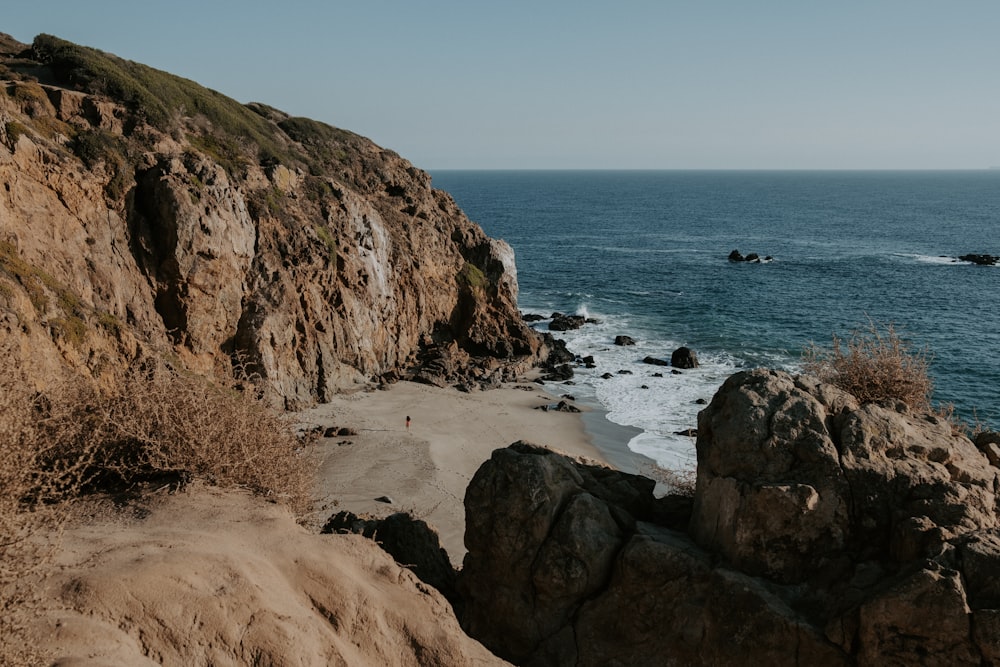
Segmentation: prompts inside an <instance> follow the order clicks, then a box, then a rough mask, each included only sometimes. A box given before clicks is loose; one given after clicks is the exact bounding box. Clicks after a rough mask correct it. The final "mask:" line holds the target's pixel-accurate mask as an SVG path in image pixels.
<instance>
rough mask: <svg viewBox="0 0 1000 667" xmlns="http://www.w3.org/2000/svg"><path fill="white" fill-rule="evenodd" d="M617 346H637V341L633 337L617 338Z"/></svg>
mask: <svg viewBox="0 0 1000 667" xmlns="http://www.w3.org/2000/svg"><path fill="white" fill-rule="evenodd" d="M615 345H623V346H624V345H635V339H634V338H632V337H631V336H615Z"/></svg>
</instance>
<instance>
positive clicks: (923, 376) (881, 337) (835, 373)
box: [804, 322, 933, 410]
mask: <svg viewBox="0 0 1000 667" xmlns="http://www.w3.org/2000/svg"><path fill="white" fill-rule="evenodd" d="M804 357H805V364H804V370H805V372H807V373H810V374H812V375H815V376H817V377H818V378H819V379H821V380H823V381H824V382H828V383H830V384H833V385H835V386H837V387H840V388H841V389H843V390H844V391H846V392H848V393H849V394H851V395H853V396H854V397H855V398H857V399H858V400H859V401H861V402H862V403H872V402H879V401H885V400H898V401H903V402H904V403H906V404H907V405H909V406H910V407H911V408H914V409H917V410H929V409H930V407H931V403H930V400H931V391H932V389H933V384H932V382H931V379H930V376H929V375H928V358H927V352H926V350H917V351H914V350H912V349H911V348H910V345H909V343H908V342H907V341H905V340H903V339H902V338H900V336H899V334H898V333H897V332H896V329H895V327H894V326H893V325H892V324H888V325H885V326H884V327H880V326H879V325H878V324H876V323H874V322H870V323H869V325H868V328H867V329H866V330H855V331H854V332H852V334H851V337H850V338H849V339H847V340H846V341H845V340H843V339H841V338H839V337H838V336H836V335H834V336H833V344H832V345H831V346H830V347H829V348H820V347H817V346H816V345H812V346H810V347H809V348H807V349H806V351H805V354H804Z"/></svg>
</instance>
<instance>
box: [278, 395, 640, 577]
mask: <svg viewBox="0 0 1000 667" xmlns="http://www.w3.org/2000/svg"><path fill="white" fill-rule="evenodd" d="M569 389H571V387H567V386H564V385H553V384H547V385H545V386H544V387H542V386H539V385H538V384H535V383H533V382H521V383H517V384H510V385H506V386H504V387H502V388H499V389H492V390H489V391H477V392H472V393H462V392H460V391H458V390H455V389H452V388H444V389H442V388H438V387H433V386H428V385H422V384H416V383H412V382H400V383H398V384H395V385H392V386H391V387H389V388H388V389H386V390H375V391H369V392H357V393H353V394H349V395H340V396H336V397H334V399H333V400H332V401H331V402H330V403H328V404H324V405H322V406H319V407H317V408H314V409H311V410H308V411H305V412H302V413H300V414H299V415H298V416H297V417H298V419H299V421H300V422H302V423H303V424H312V425H317V426H321V427H323V428H327V427H330V426H337V427H347V428H351V429H354V430H355V431H357V435H352V436H344V437H333V438H322V439H321V440H320V442H319V444H318V469H317V493H316V495H317V501H318V509H317V511H316V512H315V514H314V516H312V517H310V520H309V522H308V523H309V524H311V525H322V523H323V522H325V520H326V519H327V518H328V517H329V516H330V515H332V514H334V513H336V512H337V511H340V510H348V511H351V512H354V513H355V514H372V515H376V516H386V515H388V514H392V513H394V512H399V511H408V512H410V513H411V514H414V515H415V516H417V517H418V518H421V519H424V520H425V521H427V522H428V523H429V524H431V525H432V526H434V527H435V528H436V529H437V530H438V533H439V535H440V536H441V541H442V544H443V546H444V547H445V549H446V550H447V551H448V554H449V556H450V557H451V559H452V562H453V563H455V564H456V565H459V564H461V560H462V557H463V556H464V554H465V545H464V543H463V534H464V530H465V511H464V505H463V500H464V496H465V489H466V487H467V486H468V483H469V481H470V480H471V479H472V476H473V475H474V474H475V472H476V470H477V469H478V468H479V466H480V465H481V464H482V463H483V462H484V461H486V460H487V459H489V457H490V455H491V453H492V452H493V451H494V450H495V449H499V448H503V447H506V446H508V445H510V444H511V443H514V442H517V441H518V440H527V441H529V442H532V443H535V444H538V445H544V446H546V447H549V448H550V449H554V450H557V451H560V452H563V453H565V454H568V455H570V456H574V457H582V458H586V459H590V460H594V461H598V462H602V463H608V462H609V460H610V459H615V460H614V461H610V462H611V463H614V464H615V466H616V467H619V468H622V469H625V468H628V467H629V464H630V458H629V456H628V454H627V448H626V447H625V443H627V442H628V438H629V437H631V435H632V434H633V432H632V431H629V430H626V429H621V428H620V427H615V425H613V424H610V422H607V421H606V420H604V419H603V416H601V415H600V414H599V413H594V412H592V411H588V409H587V408H583V409H584V410H585V411H587V412H588V414H586V415H581V414H575V413H566V412H555V411H552V410H549V411H547V412H546V411H542V410H537V409H535V408H537V407H538V406H541V405H551V404H555V403H557V402H558V401H559V400H561V398H562V396H563V395H564V394H565V393H566V390H569ZM407 416H409V417H410V418H411V423H410V426H409V429H407V427H406V417H407ZM582 417H586V418H585V419H584V418H582ZM602 422H603V424H604V425H602ZM588 425H589V426H588ZM598 429H599V430H598ZM595 431H597V435H598V436H599V437H600V442H601V445H602V447H601V448H598V446H596V445H595V444H594V440H593V435H594V432H595ZM633 467H634V466H633ZM382 496H387V497H388V498H389V499H391V500H392V502H391V503H386V502H380V501H378V500H376V499H377V498H380V497H382Z"/></svg>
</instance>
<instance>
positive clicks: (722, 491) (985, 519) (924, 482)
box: [459, 371, 1000, 665]
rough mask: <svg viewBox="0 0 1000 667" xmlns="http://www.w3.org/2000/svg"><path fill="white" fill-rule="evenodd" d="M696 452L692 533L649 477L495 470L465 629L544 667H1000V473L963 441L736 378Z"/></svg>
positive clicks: (486, 486) (471, 525)
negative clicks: (772, 666) (921, 666)
mask: <svg viewBox="0 0 1000 667" xmlns="http://www.w3.org/2000/svg"><path fill="white" fill-rule="evenodd" d="M698 432H699V436H698V464H699V470H698V483H697V491H696V496H695V499H694V506H693V510H692V509H691V507H690V506H689V507H688V509H689V513H688V514H687V515H684V514H683V508H682V506H680V505H679V501H678V500H677V499H674V498H669V497H668V498H665V499H661V500H656V499H654V498H653V496H652V483H651V482H648V481H647V482H644V481H642V478H636V477H634V476H630V475H625V474H623V473H617V472H614V471H609V470H603V471H602V472H598V471H599V470H601V469H599V468H595V467H593V466H587V465H583V464H581V463H578V462H573V461H570V460H568V459H566V458H564V457H561V456H559V455H557V454H554V453H552V452H549V451H547V450H544V449H541V448H537V447H534V446H530V445H526V444H524V443H517V444H515V445H512V446H511V447H509V448H507V449H505V450H498V451H497V452H494V455H493V457H492V458H491V459H490V461H488V462H487V463H485V464H484V465H483V466H482V467H481V468H480V470H479V471H478V472H477V474H476V476H475V478H474V479H473V481H472V483H471V484H470V486H469V489H468V491H467V494H466V512H467V519H466V523H467V529H466V531H467V532H466V545H467V547H468V549H469V552H468V554H467V556H466V560H465V567H464V569H463V571H462V573H461V575H460V584H459V585H460V590H461V591H462V593H463V594H464V596H465V604H466V607H465V610H464V613H463V616H462V618H461V621H462V624H463V627H464V628H465V629H466V630H467V631H468V632H469V633H470V634H471V635H472V636H474V637H476V638H478V639H479V640H480V641H482V642H483V643H484V644H485V645H486V646H487V647H488V648H490V649H491V650H493V651H494V652H496V653H497V654H498V655H500V656H502V657H504V658H506V659H508V660H511V661H512V662H515V663H518V664H532V665H605V664H628V665H665V664H666V665H670V664H676V665H737V664H740V665H742V664H778V665H851V664H859V665H883V664H926V665H953V664H974V665H979V664H1000V663H997V662H996V661H997V660H1000V611H998V610H1000V530H998V519H997V517H998V508H997V497H996V495H995V489H996V488H997V486H1000V480H998V477H997V475H998V473H1000V471H998V470H997V469H996V468H994V467H993V466H991V465H990V464H989V462H988V460H987V459H986V456H985V455H983V454H982V453H980V452H979V451H978V450H977V449H976V447H975V446H974V445H973V444H972V443H971V442H970V441H969V440H968V439H967V438H966V437H964V436H962V435H956V434H954V433H952V430H951V427H950V425H948V424H947V423H945V422H943V421H941V420H939V419H938V418H936V417H934V416H933V415H920V414H911V413H910V412H909V411H908V410H906V408H905V407H904V406H902V405H899V406H876V405H864V406H861V405H858V403H857V401H855V400H854V399H853V398H852V397H851V396H849V395H847V394H845V393H843V392H841V391H839V390H837V389H835V388H833V387H831V386H828V385H822V384H819V383H817V382H815V381H814V380H812V379H810V378H807V377H793V376H791V375H788V374H786V373H781V372H774V371H752V372H748V373H740V374H737V375H735V376H733V377H732V378H730V379H729V380H728V381H727V382H726V383H725V384H724V385H723V387H722V388H721V389H720V390H719V392H718V393H717V395H716V396H715V398H714V399H713V401H712V403H711V404H710V405H709V406H708V407H707V408H706V409H705V410H704V411H703V412H702V414H701V415H700V419H699V428H698ZM678 507H681V508H682V511H681V512H680V516H679V515H678V512H677V509H678ZM688 518H690V522H688V521H687V519H688Z"/></svg>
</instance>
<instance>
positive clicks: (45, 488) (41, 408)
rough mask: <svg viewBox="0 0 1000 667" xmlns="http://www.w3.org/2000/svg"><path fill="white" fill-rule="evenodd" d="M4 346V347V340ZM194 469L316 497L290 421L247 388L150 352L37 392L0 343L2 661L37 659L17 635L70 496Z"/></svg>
mask: <svg viewBox="0 0 1000 667" xmlns="http://www.w3.org/2000/svg"><path fill="white" fill-rule="evenodd" d="M0 351H2V350H0ZM190 475H196V476H199V477H201V478H204V479H206V480H208V481H209V482H211V483H214V484H216V485H219V486H228V487H233V486H237V487H242V488H246V489H249V490H250V491H252V492H254V493H255V494H258V495H261V496H264V497H266V498H269V499H273V500H276V501H278V502H281V503H284V504H286V505H288V506H289V507H290V508H291V509H292V510H293V511H295V512H296V513H302V512H304V511H305V510H306V509H307V508H308V505H309V501H310V489H311V486H312V467H311V466H310V459H309V457H308V455H307V453H306V452H305V451H304V448H303V446H302V444H301V443H300V442H299V441H298V440H297V439H296V438H295V436H294V435H293V434H292V432H291V430H290V429H289V425H288V424H287V423H286V422H285V421H284V420H283V419H282V418H281V417H280V416H279V415H278V414H277V413H275V412H273V411H271V410H269V409H267V408H266V407H265V406H264V405H263V404H262V403H260V402H259V401H258V400H257V399H256V398H255V397H254V396H253V394H252V392H251V391H249V390H243V391H241V390H239V389H238V388H237V387H219V386H216V385H212V384H210V383H209V382H208V381H206V380H205V379H204V378H201V377H197V376H194V375H189V374H185V373H182V372H178V371H175V370H172V369H170V368H168V367H166V366H165V365H163V364H160V363H155V362H149V363H146V364H145V365H140V366H137V367H135V368H132V369H130V370H129V371H127V372H124V373H123V374H122V375H121V376H120V378H119V379H118V381H117V382H115V383H114V384H113V385H112V386H110V387H105V388H102V389H95V388H93V387H91V386H89V385H88V384H86V383H85V382H83V381H81V380H80V379H79V378H74V379H72V380H70V379H67V380H61V381H50V382H49V384H48V386H47V388H46V389H45V390H44V391H40V392H39V391H35V390H34V389H33V388H32V387H31V386H30V385H29V384H28V383H27V382H26V381H24V380H23V376H22V374H21V372H20V369H18V368H16V367H14V365H13V363H12V355H9V354H0V664H4V665H6V664H42V662H44V661H43V660H41V659H40V657H39V656H37V655H35V654H34V653H32V652H31V647H30V643H27V642H25V641H22V640H21V637H22V634H21V633H22V632H23V630H24V628H25V627H26V625H27V623H28V622H29V621H30V618H31V611H32V608H33V605H34V604H35V601H36V600H37V595H36V592H35V591H36V590H37V589H38V586H37V582H36V579H37V577H38V576H44V573H45V570H46V567H47V566H48V562H49V557H50V556H51V554H52V553H53V549H54V539H55V537H56V535H57V534H58V528H59V526H60V524H61V523H62V522H63V520H64V518H65V516H66V515H67V505H66V503H68V502H71V501H72V500H73V499H74V498H75V497H76V496H77V495H78V494H79V493H80V492H81V491H88V490H89V491H100V490H107V491H118V490H123V489H130V488H134V487H135V486H136V485H138V484H141V483H144V482H147V483H148V482H151V481H155V482H156V483H157V484H162V483H165V482H169V481H183V480H184V479H186V478H187V477H188V476H190Z"/></svg>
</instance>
